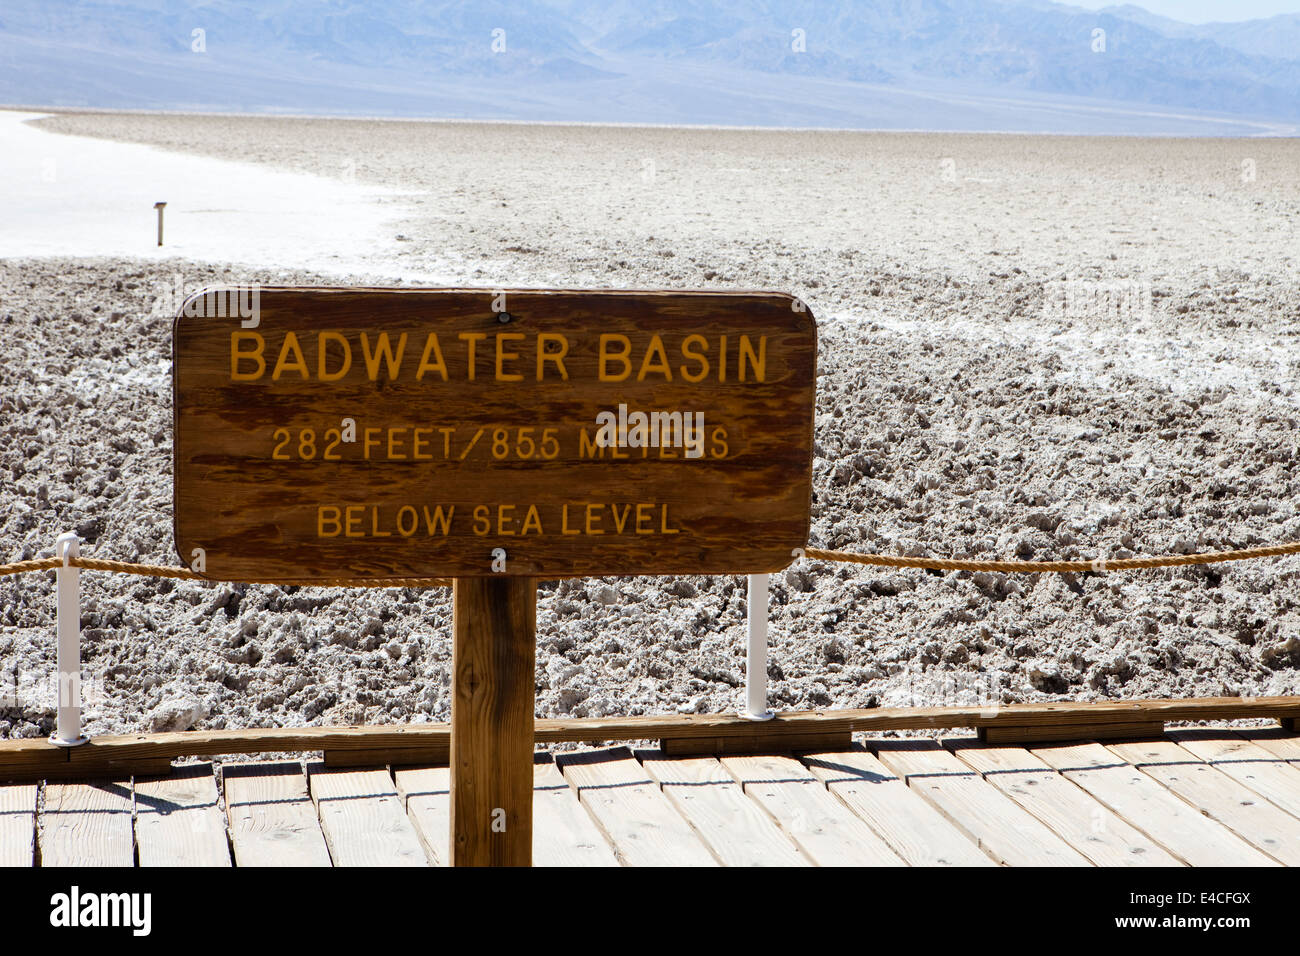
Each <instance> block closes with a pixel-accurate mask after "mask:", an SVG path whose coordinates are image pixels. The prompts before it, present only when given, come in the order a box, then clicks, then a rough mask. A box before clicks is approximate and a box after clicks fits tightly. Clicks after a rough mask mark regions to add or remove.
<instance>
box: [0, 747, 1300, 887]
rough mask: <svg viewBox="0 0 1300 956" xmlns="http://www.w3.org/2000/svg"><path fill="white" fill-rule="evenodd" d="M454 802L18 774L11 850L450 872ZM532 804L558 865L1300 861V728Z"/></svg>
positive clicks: (270, 782)
mask: <svg viewBox="0 0 1300 956" xmlns="http://www.w3.org/2000/svg"><path fill="white" fill-rule="evenodd" d="M450 807H451V800H450V774H449V771H448V770H447V768H446V767H423V768H421V767H416V768H405V767H399V768H393V769H391V770H390V769H383V768H379V769H375V768H368V769H355V770H349V769H340V768H336V767H332V766H329V767H327V766H325V765H324V764H322V763H319V762H293V761H290V762H279V763H269V762H238V763H224V764H213V763H199V764H189V765H186V766H183V767H179V768H177V769H176V770H175V771H174V772H173V773H172V774H171V775H170V776H167V777H157V776H152V777H138V778H134V779H132V778H131V777H130V776H128V775H122V776H120V777H119V778H118V779H111V780H85V781H75V780H74V781H67V780H59V781H50V782H46V783H40V784H34V783H12V784H0V865H3V866H32V865H47V866H83V867H84V866H95V867H113V866H287V865H293V866H331V865H333V866H368V865H379V866H430V865H432V866H445V865H446V864H447V862H448V852H447V845H448V824H449V821H450ZM533 817H534V827H533V829H534V834H533V856H534V862H535V864H537V865H539V866H997V865H1003V866H1019V865H1025V866H1033V865H1047V866H1168V867H1177V866H1279V865H1288V866H1289V865H1292V864H1295V863H1300V737H1297V736H1296V735H1295V734H1291V733H1287V732H1284V731H1279V730H1271V729H1269V730H1264V729H1261V730H1236V731H1234V730H1231V729H1226V728H1217V729H1216V728H1208V729H1196V730H1173V731H1170V732H1169V733H1168V734H1165V735H1162V736H1159V737H1156V738H1153V739H1147V740H1139V741H1132V742H1114V741H1110V742H1106V743H1100V742H1091V743H1089V742H1083V743H1080V742H1077V741H1076V742H1062V743H1059V744H1058V743H1052V744H1028V745H1022V744H1011V743H1007V744H983V743H979V742H977V741H975V740H974V739H973V738H969V737H962V738H949V739H945V740H939V741H936V740H917V739H910V740H904V739H898V738H893V739H869V740H866V741H864V742H861V743H857V744H854V745H853V746H852V747H851V748H849V749H846V750H839V751H836V752H830V753H813V754H809V753H794V754H770V755H759V756H721V757H714V756H707V755H706V756H670V755H667V754H664V753H663V752H662V751H659V750H657V749H652V750H638V751H635V752H634V751H632V750H630V749H628V748H627V747H611V748H604V749H598V750H582V751H568V752H561V753H557V754H555V755H554V756H552V755H550V754H545V753H539V754H538V755H537V756H536V760H535V764H534V814H533Z"/></svg>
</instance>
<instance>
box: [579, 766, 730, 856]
mask: <svg viewBox="0 0 1300 956" xmlns="http://www.w3.org/2000/svg"><path fill="white" fill-rule="evenodd" d="M555 759H556V764H557V765H558V766H559V768H560V770H561V772H562V773H563V774H564V779H565V780H566V781H568V783H569V785H570V786H571V787H573V788H574V789H575V790H577V791H578V799H579V800H581V801H582V803H583V805H584V806H585V807H586V809H587V810H588V812H590V814H591V816H592V818H593V819H594V820H595V821H596V823H597V824H598V825H599V826H600V829H601V831H602V832H603V833H604V834H605V838H606V840H607V841H608V843H609V844H610V846H612V847H613V849H614V852H615V854H616V855H617V856H618V858H619V862H621V863H622V864H623V865H624V866H717V865H718V860H717V857H715V856H714V855H713V853H712V851H710V850H709V848H708V846H707V845H706V844H705V843H704V841H703V840H702V839H701V838H700V835H699V833H698V832H696V830H695V829H694V828H693V827H692V826H691V825H690V823H688V822H687V820H686V818H685V817H683V816H682V815H681V813H680V812H679V811H678V810H677V808H676V807H675V806H673V803H672V801H671V800H669V799H668V798H667V797H666V796H664V794H663V792H662V791H661V790H660V789H659V785H658V784H656V783H655V782H654V781H653V780H651V779H650V777H649V775H648V774H647V773H646V772H645V770H644V769H643V768H642V766H641V764H639V763H638V762H637V761H636V759H635V758H634V757H633V756H632V752H631V751H630V750H628V749H627V748H626V747H615V748H612V749H609V750H588V751H580V752H577V753H561V754H556V758H555Z"/></svg>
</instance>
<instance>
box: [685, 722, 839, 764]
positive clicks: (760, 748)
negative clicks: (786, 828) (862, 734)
mask: <svg viewBox="0 0 1300 956" xmlns="http://www.w3.org/2000/svg"><path fill="white" fill-rule="evenodd" d="M750 723H751V726H750V731H751V732H750V733H748V734H715V735H714V736H712V737H665V738H663V739H662V740H660V741H659V750H660V751H661V752H662V753H663V754H664V755H665V756H669V757H694V756H701V755H705V754H708V755H716V754H770V753H775V752H779V753H790V752H792V751H795V750H847V749H848V748H849V747H850V746H852V744H853V735H852V734H851V733H850V732H849V731H847V730H839V731H835V732H833V733H825V734H791V733H774V734H766V733H763V732H761V731H759V732H758V733H754V732H753V729H754V727H762V726H763V724H754V723H753V722H752V721H751V722H750Z"/></svg>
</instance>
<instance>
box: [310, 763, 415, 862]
mask: <svg viewBox="0 0 1300 956" xmlns="http://www.w3.org/2000/svg"><path fill="white" fill-rule="evenodd" d="M307 776H308V781H309V784H310V788H311V797H312V800H314V801H315V803H316V812H317V814H318V815H319V816H320V823H321V831H322V832H323V833H324V834H325V843H326V845H327V846H329V849H330V858H331V859H332V860H333V861H334V865H335V866H426V865H427V864H428V860H427V858H426V857H425V855H424V850H423V848H422V847H421V846H420V838H419V837H418V836H416V834H415V828H414V827H412V826H411V821H410V820H409V819H408V818H407V816H406V814H405V813H403V812H402V803H401V801H400V800H399V799H398V798H397V790H396V789H394V787H393V779H392V777H390V776H389V775H388V773H387V772H386V771H383V770H325V769H323V768H321V767H320V766H319V764H316V765H309V766H308V768H307Z"/></svg>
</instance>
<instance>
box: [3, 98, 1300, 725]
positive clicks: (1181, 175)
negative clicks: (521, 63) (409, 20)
mask: <svg viewBox="0 0 1300 956" xmlns="http://www.w3.org/2000/svg"><path fill="white" fill-rule="evenodd" d="M33 125H34V126H36V127H38V128H39V129H40V130H41V131H42V132H41V134H40V135H41V136H43V137H44V138H45V139H44V140H41V141H42V142H43V141H52V140H59V141H63V142H65V143H67V144H74V145H72V146H69V147H68V148H69V149H70V150H73V153H71V154H70V155H77V154H78V153H77V152H76V151H77V150H82V149H87V150H89V149H91V147H90V146H87V145H86V143H87V142H92V143H95V144H97V145H99V146H103V147H105V148H108V147H112V148H114V149H125V148H131V149H138V150H141V152H140V153H139V154H138V155H139V156H140V157H141V163H142V164H144V165H142V166H141V168H142V169H151V168H152V167H151V166H150V165H148V164H149V163H152V162H155V161H156V162H157V163H158V164H159V167H160V168H165V167H167V166H168V165H169V164H173V163H174V164H176V167H175V168H181V167H182V166H184V165H185V164H188V163H190V162H195V163H198V162H204V163H207V162H216V161H222V168H223V169H226V170H227V171H228V170H229V169H230V167H231V165H234V164H238V165H237V168H238V169H239V170H241V171H243V173H242V174H246V175H248V176H249V177H250V181H252V180H255V179H258V178H259V177H262V176H266V177H277V176H287V175H289V174H292V178H293V181H294V182H299V183H302V182H306V181H308V180H305V179H304V178H303V177H314V178H312V179H310V180H309V181H310V182H312V183H314V184H315V186H314V191H312V190H308V191H307V192H306V193H288V192H286V193H285V194H284V197H283V202H282V203H281V204H280V205H278V206H276V208H277V209H279V210H280V216H279V218H278V219H277V220H275V221H274V222H266V223H265V224H264V228H261V229H259V228H245V227H244V226H242V225H240V223H241V222H243V223H248V222H252V221H253V220H252V219H249V218H244V219H242V220H241V219H240V218H239V217H240V216H245V217H248V216H251V215H252V212H251V210H252V208H253V205H252V204H245V203H243V202H242V201H241V202H240V203H239V204H238V209H239V210H242V211H241V212H239V213H238V214H236V213H233V212H232V214H231V215H230V216H229V217H227V218H226V219H224V220H223V219H222V218H221V217H219V216H217V215H215V214H212V215H209V214H199V213H198V212H197V210H198V209H203V208H219V207H218V205H217V202H218V198H217V195H212V196H211V197H210V198H209V199H207V200H203V201H201V202H200V201H199V200H194V205H193V207H192V208H193V209H194V210H196V211H195V212H193V213H191V214H187V215H185V216H181V217H179V218H178V219H177V220H176V221H177V223H178V229H179V230H180V231H179V232H178V233H177V239H176V242H177V245H176V246H175V247H173V246H172V244H171V240H170V239H169V241H168V246H167V247H164V250H163V253H162V255H161V257H160V256H159V253H158V252H157V251H156V250H154V249H152V248H150V246H151V243H152V229H153V220H152V215H153V210H152V203H153V201H154V199H155V198H168V199H169V201H177V200H175V196H180V195H182V194H181V193H176V194H175V195H174V196H169V197H156V196H154V195H153V193H152V191H150V190H143V189H142V190H141V191H140V192H139V193H137V194H135V198H131V199H130V200H129V201H127V200H125V199H124V200H123V205H122V206H121V207H120V208H118V209H117V213H116V216H114V215H113V214H111V210H109V211H107V212H106V213H105V218H104V220H103V224H102V225H99V226H94V227H93V228H90V227H87V234H88V235H93V236H95V237H97V239H96V242H95V243H93V244H90V243H88V244H86V245H84V246H82V245H78V243H79V242H80V241H81V240H80V239H79V238H78V237H77V236H76V235H74V234H75V233H76V229H75V226H76V224H77V222H78V221H79V220H78V218H77V216H76V215H74V214H72V213H71V212H66V213H59V215H60V216H64V218H63V219H62V220H60V221H61V222H63V224H64V225H63V227H62V230H52V231H48V232H45V233H41V232H39V231H37V230H38V227H37V226H36V225H34V224H33V223H34V219H33V213H32V212H31V209H32V208H34V207H32V206H30V203H33V202H35V200H29V199H27V198H21V197H19V201H21V202H22V203H25V204H29V205H27V206H24V208H26V209H28V211H27V212H24V213H23V215H22V217H21V221H22V222H24V223H27V224H28V225H25V226H24V229H25V230H27V231H25V232H24V233H23V234H22V235H23V236H25V238H19V239H15V238H13V237H12V236H11V235H10V234H9V232H8V231H7V230H5V231H4V232H3V238H0V243H3V250H4V254H5V255H7V256H10V257H11V258H2V259H0V322H3V323H4V324H3V325H0V332H2V333H3V339H0V341H3V345H2V346H0V349H2V350H3V354H2V356H0V429H3V439H4V440H3V442H0V476H3V481H0V546H2V547H3V549H4V553H3V554H0V560H4V559H8V558H18V557H27V556H34V555H37V554H48V553H49V552H50V549H51V548H52V545H53V541H54V538H55V536H56V535H57V534H58V533H59V532H60V531H63V530H65V529H66V528H67V527H73V526H75V527H77V528H79V529H80V530H81V531H82V532H83V534H84V535H85V536H86V537H87V539H88V540H89V541H90V544H88V545H87V550H88V551H89V553H92V554H96V555H99V556H112V557H121V558H126V559H143V560H151V561H165V562H174V561H176V560H177V559H176V556H175V555H174V553H173V550H172V542H171V514H170V509H171V485H170V479H171V475H170V468H171V465H170V451H171V446H170V427H171V425H170V423H171V410H170V382H169V378H168V374H169V356H170V321H169V314H170V313H169V311H168V305H169V303H170V302H171V299H173V298H174V296H173V295H172V293H171V291H170V290H173V289H174V288H175V287H176V285H177V283H178V282H180V283H182V284H183V285H185V286H187V287H192V286H197V285H201V284H203V283H204V282H209V281H215V280H218V279H224V280H227V281H263V282H285V281H301V282H338V281H348V282H380V283H383V282H398V281H402V282H406V283H416V282H431V281H438V282H447V283H451V284H456V285H467V286H481V287H488V288H496V287H503V286H507V285H519V286H543V285H554V286H564V287H580V288H581V287H585V288H609V287H615V288H656V287H663V288H751V289H779V290H782V291H787V292H792V293H795V294H797V295H799V296H800V297H801V298H803V299H804V300H805V301H806V302H807V303H808V304H809V305H810V307H811V308H812V310H813V312H814V314H815V315H816V316H817V318H818V320H819V325H820V344H821V351H820V356H819V373H820V379H819V388H818V415H817V425H816V436H815V437H816V443H817V448H816V454H817V460H816V462H815V466H814V495H815V499H814V503H813V509H814V527H813V533H812V540H813V542H814V543H816V544H818V545H821V546H829V547H838V548H846V549H851V550H864V551H885V552H890V553H904V554H932V555H937V556H940V555H941V556H953V557H988V558H992V557H998V558H1005V557H1021V558H1031V557H1032V558H1066V559H1068V558H1090V559H1091V558H1094V557H1097V556H1116V557H1118V556H1124V555H1127V554H1161V553H1168V552H1170V551H1174V552H1186V551H1200V550H1215V549H1219V548H1227V547H1234V546H1248V545H1252V544H1262V543H1273V542H1281V541H1291V540H1298V539H1300V512H1298V511H1297V501H1300V477H1297V475H1298V471H1297V466H1298V465H1300V412H1298V411H1297V395H1298V394H1300V279H1297V271H1296V266H1297V262H1298V261H1300V242H1298V240H1297V233H1296V229H1297V225H1296V224H1297V222H1300V141H1296V140H1286V139H1249V140H1245V139H1241V140H1228V139H1221V140H1214V139H1196V140H1191V139H1186V140H1184V139H1142V138H1118V137H1110V138H1101V137H1099V138H1080V137H1034V136H1019V135H952V134H924V133H918V134H876V133H834V132H809V131H759V130H702V129H669V128H662V129H652V128H633V127H595V126H532V125H510V124H469V123H418V122H377V121H360V120H347V121H334V120H320V119H289V118H266V117H261V118H254V117H242V118H241V117H201V116H181V115H175V116H172V115H167V116H163V115H143V114H121V115H112V114H64V115H58V116H54V117H52V118H49V119H43V120H38V121H37V122H36V123H34V124H33ZM5 128H6V129H7V128H8V127H7V126H6V127H5ZM52 131H58V132H61V133H65V134H72V135H75V136H79V137H87V136H89V137H94V139H93V140H90V141H87V140H85V139H84V138H77V139H73V138H72V136H54V135H52ZM20 135H26V134H20ZM146 147H148V151H145V150H146ZM0 161H2V162H5V163H10V164H17V165H16V166H11V167H10V168H14V169H17V170H26V172H24V173H23V175H24V176H27V177H28V180H24V181H30V177H31V175H33V174H35V175H37V176H38V177H39V170H40V166H39V162H37V161H36V160H34V159H33V157H32V156H31V155H30V154H28V155H26V156H24V157H18V158H15V157H13V156H9V157H8V158H6V159H4V160H0ZM345 173H346V174H348V175H345ZM242 174H241V175H242ZM214 175H215V174H214ZM222 175H223V176H227V178H226V179H224V180H221V183H223V184H224V185H223V187H222V188H221V189H218V190H216V191H215V192H216V193H217V194H220V195H224V196H227V197H229V196H230V195H232V194H237V193H238V188H237V187H238V179H237V178H236V179H234V180H232V179H230V178H229V176H228V172H227V173H223V174H222ZM349 175H351V176H352V178H354V181H353V182H348V181H346V180H347V178H348V176H349ZM266 181H268V182H269V181H270V180H266ZM32 188H33V190H36V189H38V188H39V187H38V186H36V185H33V187H32ZM69 188H72V189H77V188H80V187H76V186H70V187H69ZM268 188H269V187H268ZM301 188H303V189H304V190H306V187H305V186H302V187H301ZM336 190H337V191H336ZM260 194H261V193H258V195H260ZM124 195H125V187H124ZM250 195H252V194H251V193H250ZM322 196H337V197H343V198H341V199H340V202H343V199H344V198H345V199H346V200H347V202H350V203H352V205H346V204H344V206H343V208H344V209H346V210H350V211H349V212H348V213H347V215H344V216H342V217H341V221H343V222H346V223H350V224H351V226H349V228H347V229H341V228H340V227H339V226H338V225H337V224H334V223H332V222H331V217H330V216H329V215H326V214H325V213H324V212H322V210H321V209H320V208H319V206H318V205H317V204H314V203H316V201H317V200H319V199H320V197H322ZM305 197H314V198H305ZM10 198H12V197H10ZM275 198H276V197H271V199H272V200H274V199H275ZM143 200H147V201H143ZM6 201H9V200H8V198H7V199H6ZM105 201H106V202H107V201H108V200H105ZM230 201H231V202H233V199H232V200H230ZM268 201H271V200H268ZM142 202H143V205H141V203H142ZM179 204H180V206H181V208H182V209H184V208H188V207H186V206H185V202H180V203H179ZM69 208H71V207H69ZM114 208H117V207H114ZM220 208H224V207H220ZM230 208H232V209H234V208H236V207H234V206H232V207H230ZM172 209H173V207H172V206H171V205H169V206H168V214H169V217H170V215H171V212H172ZM128 216H129V217H131V218H130V222H129V224H128V225H122V224H121V222H122V220H123V217H128ZM171 221H172V220H171V219H170V218H169V223H170V222H171ZM223 221H224V222H225V225H219V224H220V223H222V222H223ZM92 225H93V224H92ZM169 235H171V233H170V231H169ZM181 242H192V243H194V245H193V246H192V247H190V248H188V249H186V248H182V246H181V245H180V243H181ZM61 243H62V244H61ZM258 243H261V245H258ZM300 243H301V245H300ZM250 249H253V250H256V252H257V254H256V255H255V256H252V257H251V258H250V256H249V250H250ZM182 254H183V256H184V258H182V257H181V256H182ZM331 254H337V255H338V256H339V258H338V259H330V258H328V257H329V256H330V255H331ZM20 255H21V256H29V257H30V256H36V257H37V258H12V257H13V256H20ZM232 263H233V264H232ZM250 263H251V264H250ZM173 307H174V304H173ZM84 579H85V581H86V582H87V583H86V585H85V587H86V589H87V598H88V603H87V609H86V618H85V621H86V623H85V627H86V634H87V646H88V658H87V660H88V667H89V668H90V669H92V670H93V672H94V679H92V680H91V681H90V692H89V696H90V698H91V703H90V704H88V726H89V729H90V731H91V732H92V733H104V732H107V731H108V730H110V729H123V730H125V729H162V728H165V727H173V726H190V725H195V726H222V725H228V726H237V725H268V724H272V723H298V722H302V721H317V720H319V721H321V722H332V723H342V722H352V721H358V722H360V721H365V722H386V721H407V720H425V719H445V718H446V717H447V713H448V694H447V689H448V686H449V669H450V637H449V633H448V625H449V621H450V609H449V600H448V596H447V594H446V593H445V592H441V591H427V592H409V593H406V594H403V595H395V594H392V593H385V592H342V591H329V590H319V589H291V588H286V589H281V588H272V587H263V586H242V585H232V586H223V585H216V586H195V585H191V584H187V583H180V584H174V585H173V583H172V582H167V581H152V580H147V579H141V580H133V579H123V578H117V577H111V576H108V575H94V574H87V575H85V576H84ZM774 581H775V584H774V598H773V617H772V635H773V638H772V645H773V646H772V652H771V669H770V676H771V680H772V691H773V703H774V705H775V706H778V707H783V708H807V707H827V706H837V705H839V706H866V705H867V704H869V703H870V702H872V701H876V702H880V703H886V704H906V703H914V704H971V703H977V702H979V703H982V702H990V701H991V702H1009V701H1018V700H1045V699H1051V698H1054V697H1060V696H1070V697H1072V698H1074V699H1079V700H1090V699H1108V698H1124V697H1139V696H1190V695H1211V694H1259V695H1262V694H1295V693H1300V558H1286V559H1279V560H1266V561H1255V562H1248V563H1242V564H1238V565H1231V566H1225V565H1220V566H1217V567H1213V568H1189V569H1181V570H1174V571H1156V572H1138V573H1132V574H1106V575H1088V576H1082V577H1079V578H1077V579H1075V578H1066V577H1062V576H1059V575H1043V576H1037V577H1029V576H1005V575H990V574H976V575H969V574H948V575H930V574H926V573H923V572H879V571H875V570H859V569H850V568H842V567H836V566H831V565H824V564H819V563H816V562H804V563H801V564H799V565H797V566H795V567H793V568H792V569H791V570H790V571H789V572H787V573H786V574H784V575H779V576H777V577H776V578H774ZM50 587H51V583H50V582H49V581H47V580H46V576H44V575H42V576H27V577H25V578H23V579H22V580H21V581H19V580H18V579H8V583H0V658H3V660H4V662H5V665H6V666H7V667H9V668H10V670H8V671H6V672H5V674H6V675H15V676H12V677H6V678H5V679H6V680H14V681H15V682H18V681H23V680H26V681H27V684H26V685H24V686H26V687H28V688H30V687H31V686H33V682H39V679H40V676H41V675H42V674H43V673H46V672H47V671H48V670H49V668H50V667H51V665H52V661H53V647H52V634H53V620H52V615H53V609H52V597H51V593H50ZM743 627H744V585H743V581H742V580H739V579H735V578H708V579H705V578H689V579H669V578H646V579H620V580H609V581H601V580H590V581H568V582H561V583H559V584H555V585H547V586H546V587H545V588H544V589H543V591H542V594H541V600H540V604H539V613H538V672H537V684H538V713H539V714H544V715H559V714H571V715H576V716H602V715H607V714H636V713H651V712H665V711H722V710H727V709H732V708H734V707H735V706H736V705H737V704H738V703H739V697H740V690H739V687H740V684H741V681H742V680H743V670H744V656H743V640H742V635H743ZM3 693H4V690H3V688H0V694H3ZM18 696H20V697H22V698H23V699H24V700H26V701H28V703H27V704H25V705H21V706H18V707H14V708H8V709H5V710H3V711H0V734H9V735H34V734H37V733H46V732H48V730H49V727H48V726H47V725H48V724H49V723H50V721H51V719H52V710H51V709H50V708H49V706H48V702H43V699H38V696H37V695H35V694H34V692H32V691H31V690H30V689H29V690H26V691H24V692H23V693H22V694H20V695H18Z"/></svg>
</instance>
